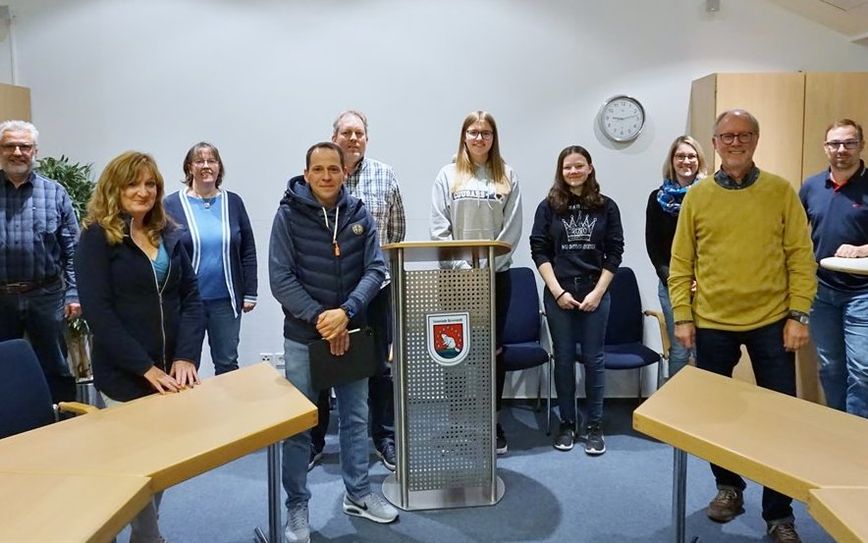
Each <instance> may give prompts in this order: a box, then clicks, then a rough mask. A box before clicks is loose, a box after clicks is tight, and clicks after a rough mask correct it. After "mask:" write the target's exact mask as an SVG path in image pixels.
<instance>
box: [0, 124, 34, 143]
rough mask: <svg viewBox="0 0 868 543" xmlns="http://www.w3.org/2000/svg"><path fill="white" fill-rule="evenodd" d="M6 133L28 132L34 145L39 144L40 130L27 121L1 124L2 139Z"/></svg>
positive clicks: (0, 136) (0, 133) (0, 134)
mask: <svg viewBox="0 0 868 543" xmlns="http://www.w3.org/2000/svg"><path fill="white" fill-rule="evenodd" d="M6 132H28V133H29V134H30V138H31V139H32V140H33V144H34V145H36V144H37V143H39V130H37V129H36V127H35V126H33V124H31V123H28V122H27V121H3V122H2V123H0V138H2V137H3V136H4V135H5V134H6Z"/></svg>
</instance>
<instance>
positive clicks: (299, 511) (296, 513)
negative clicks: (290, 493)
mask: <svg viewBox="0 0 868 543" xmlns="http://www.w3.org/2000/svg"><path fill="white" fill-rule="evenodd" d="M308 518H309V516H308V511H307V502H302V503H298V504H296V505H293V506H292V507H290V508H289V509H287V510H286V529H285V530H284V532H283V534H284V536H285V537H286V541H287V543H310V523H309V520H308Z"/></svg>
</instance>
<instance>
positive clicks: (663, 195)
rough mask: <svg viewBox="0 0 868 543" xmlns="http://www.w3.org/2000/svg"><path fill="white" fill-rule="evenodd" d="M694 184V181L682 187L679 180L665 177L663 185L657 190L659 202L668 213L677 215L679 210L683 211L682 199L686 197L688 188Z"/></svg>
mask: <svg viewBox="0 0 868 543" xmlns="http://www.w3.org/2000/svg"><path fill="white" fill-rule="evenodd" d="M692 186H693V183H691V184H689V185H687V186H686V187H682V186H681V185H679V184H678V182H677V181H672V180H671V179H664V180H663V185H662V186H661V187H660V190H658V191H657V203H658V204H660V207H661V208H663V211H665V212H666V213H669V214H670V215H675V216H677V215H678V212H679V211H681V200H683V199H684V195H685V194H687V190H688V189H689V188H690V187H692Z"/></svg>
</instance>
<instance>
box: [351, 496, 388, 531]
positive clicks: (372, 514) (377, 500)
mask: <svg viewBox="0 0 868 543" xmlns="http://www.w3.org/2000/svg"><path fill="white" fill-rule="evenodd" d="M344 513H346V514H348V515H352V516H354V517H362V518H366V519H368V520H372V521H374V522H379V523H380V524H388V523H390V522H394V520H395V519H397V518H398V510H397V509H395V508H394V507H392V504H390V503H388V502H387V501H386V500H385V499H383V498H381V497H380V495H379V494H376V493H374V492H371V493H370V494H368V495H367V496H365V497H364V498H362V499H360V500H354V499H352V498H350V497H349V496H347V495H346V494H344Z"/></svg>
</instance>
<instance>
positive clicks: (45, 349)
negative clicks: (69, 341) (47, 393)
mask: <svg viewBox="0 0 868 543" xmlns="http://www.w3.org/2000/svg"><path fill="white" fill-rule="evenodd" d="M63 297H64V287H63V282H62V281H61V280H60V279H58V280H57V282H56V283H54V284H51V285H46V286H44V287H41V288H37V289H35V290H32V291H30V292H27V293H24V294H0V341H6V340H7V339H20V338H23V337H24V336H25V334H26V335H27V340H28V341H29V342H30V345H31V346H32V347H33V351H34V352H35V353H36V358H38V359H39V364H40V365H41V366H42V373H44V374H45V379H46V381H48V387H49V389H51V397H52V400H53V401H54V402H55V403H57V402H58V401H67V402H68V401H72V400H75V379H73V377H72V374H71V373H70V371H69V365H68V364H67V363H66V356H65V355H64V350H65V349H64V345H63V327H64V326H65V323H64V317H63V305H64V299H63Z"/></svg>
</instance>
